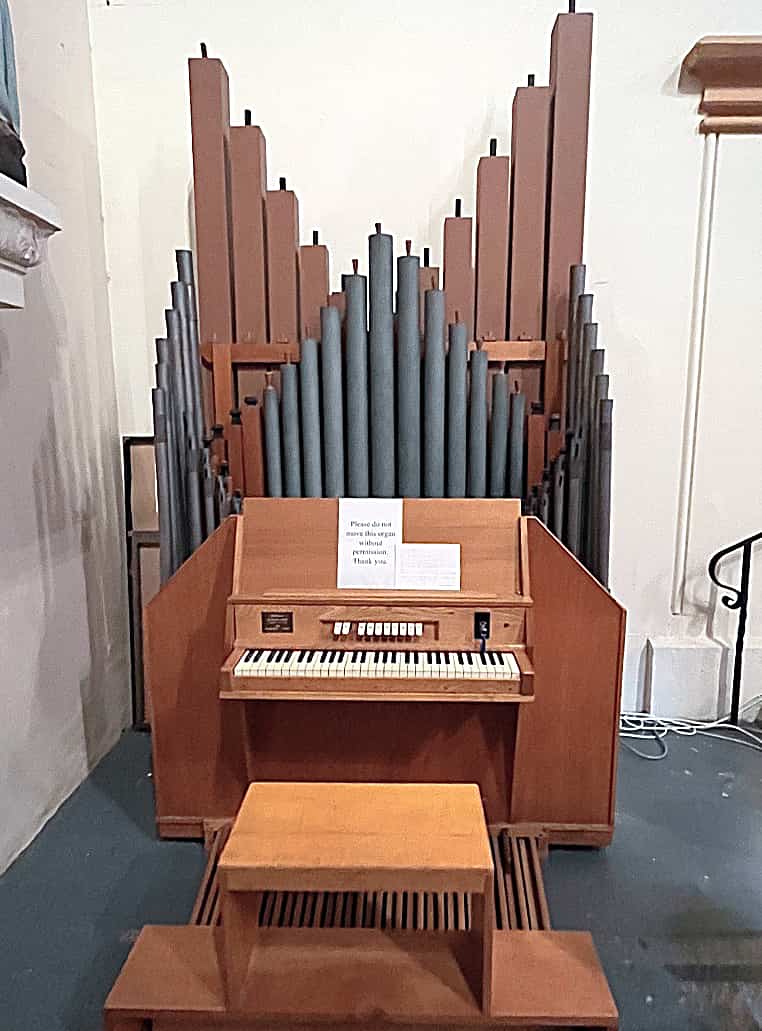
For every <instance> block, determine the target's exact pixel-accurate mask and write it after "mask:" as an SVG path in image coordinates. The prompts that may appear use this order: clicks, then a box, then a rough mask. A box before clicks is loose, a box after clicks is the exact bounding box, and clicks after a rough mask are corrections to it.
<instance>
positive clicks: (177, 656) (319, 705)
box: [144, 498, 624, 844]
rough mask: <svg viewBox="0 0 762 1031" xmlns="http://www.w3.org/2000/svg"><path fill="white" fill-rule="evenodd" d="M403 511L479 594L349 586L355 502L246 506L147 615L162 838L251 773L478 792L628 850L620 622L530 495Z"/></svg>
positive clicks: (224, 805) (417, 533)
mask: <svg viewBox="0 0 762 1031" xmlns="http://www.w3.org/2000/svg"><path fill="white" fill-rule="evenodd" d="M402 504H403V520H402V522H403V539H404V541H405V542H409V543H416V542H419V543H429V544H436V543H451V544H456V545H459V547H460V554H461V582H460V590H457V591H451V590H432V591H426V590H412V591H411V590H396V589H384V590H379V589H376V590H366V589H362V590H360V589H346V588H339V587H337V554H338V532H339V531H338V522H339V520H338V505H339V502H338V500H337V499H335V498H246V499H245V500H244V503H243V511H242V514H241V515H240V516H237V517H232V518H230V519H228V520H226V521H225V522H224V523H223V524H222V526H221V527H220V528H219V530H218V531H217V532H216V533H215V534H214V535H213V536H212V537H211V538H209V540H208V541H207V542H206V543H205V544H204V545H203V547H202V548H200V549H199V550H198V551H197V552H195V553H194V554H193V555H192V556H191V558H190V559H189V560H188V561H187V562H186V563H185V564H184V565H183V566H182V567H181V569H180V570H179V571H178V572H177V574H175V576H174V577H173V578H172V580H170V582H169V583H168V584H167V585H166V586H165V587H164V588H163V590H162V591H161V592H160V594H159V595H158V596H157V597H156V598H154V599H153V600H152V601H151V603H150V604H149V605H148V607H147V609H146V618H145V638H146V639H145V644H144V649H145V656H146V675H147V678H148V681H149V685H150V690H151V695H152V700H153V714H154V715H153V725H152V732H153V744H154V777H155V785H156V801H157V810H158V812H157V816H158V827H159V831H160V833H161V834H163V835H166V836H170V837H172V836H178V835H179V836H191V837H195V836H201V835H202V834H203V832H204V827H205V826H206V825H208V824H209V821H220V820H225V819H231V818H232V817H233V816H234V815H235V813H236V811H237V809H238V806H239V805H240V801H241V798H242V797H243V793H244V791H245V789H246V785H247V784H248V783H249V782H250V781H253V780H285V781H291V780H303V779H308V780H326V781H363V780H378V781H398V782H400V781H401V782H416V781H439V782H442V783H450V782H459V781H467V782H473V783H477V784H479V786H480V789H481V793H482V797H483V799H484V803H485V808H486V812H487V816H488V818H489V819H490V820H491V821H493V822H500V821H505V822H511V823H517V822H518V823H528V824H532V825H537V826H541V827H542V828H543V830H544V833H545V834H546V835H547V837H548V839H549V840H550V841H556V842H560V843H576V844H604V843H606V842H607V841H609V840H610V838H611V833H612V830H613V796H614V777H613V771H614V748H615V741H616V725H617V711H618V700H619V683H620V664H621V654H622V634H623V628H624V614H623V612H622V610H621V608H620V607H619V605H618V604H617V603H616V602H615V601H614V599H613V598H612V597H611V596H610V594H609V593H608V592H607V591H606V590H605V589H603V588H602V587H601V586H600V584H598V583H597V582H596V581H595V580H594V579H593V578H592V577H591V576H590V575H589V574H588V573H587V572H586V571H585V570H584V569H583V568H582V567H581V566H580V565H579V563H578V562H577V561H576V560H575V559H574V558H573V556H571V555H570V554H569V553H568V551H566V549H565V548H564V547H563V546H562V545H561V544H560V543H559V542H558V541H557V540H556V539H555V538H554V537H553V536H552V535H551V534H550V533H549V532H548V531H547V530H546V529H545V527H543V526H542V524H541V523H540V522H539V521H538V520H537V519H535V518H527V517H524V516H522V515H521V505H520V502H519V501H517V500H512V499H506V498H495V499H492V498H483V499H468V498H462V499H459V498H452V499H449V498H442V499H427V498H408V499H405V500H404V502H403V503H402ZM210 757H214V759H213V761H212V760H211V758H210Z"/></svg>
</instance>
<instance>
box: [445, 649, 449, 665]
mask: <svg viewBox="0 0 762 1031" xmlns="http://www.w3.org/2000/svg"><path fill="white" fill-rule="evenodd" d="M444 661H445V666H449V665H450V653H449V652H445V653H444Z"/></svg>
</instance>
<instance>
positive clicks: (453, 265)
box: [443, 217, 474, 340]
mask: <svg viewBox="0 0 762 1031" xmlns="http://www.w3.org/2000/svg"><path fill="white" fill-rule="evenodd" d="M472 237H473V230H472V220H471V219H470V218H455V217H453V218H446V219H445V220H444V252H443V253H444V257H443V266H444V268H443V271H444V288H445V304H446V312H447V324H448V325H449V324H450V323H451V322H456V321H458V320H457V318H456V312H457V314H458V315H459V316H460V321H461V322H465V323H466V326H467V327H468V336H467V339H468V340H472V339H473V334H474V258H473V243H472Z"/></svg>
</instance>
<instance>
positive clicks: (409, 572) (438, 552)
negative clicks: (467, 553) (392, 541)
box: [394, 544, 460, 591]
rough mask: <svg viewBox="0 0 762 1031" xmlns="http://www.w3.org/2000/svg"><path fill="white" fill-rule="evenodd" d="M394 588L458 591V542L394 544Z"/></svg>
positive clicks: (403, 589) (400, 589)
mask: <svg viewBox="0 0 762 1031" xmlns="http://www.w3.org/2000/svg"><path fill="white" fill-rule="evenodd" d="M394 583H395V587H396V588H397V590H399V591H459V590H460V545H459V544H398V545H397V554H396V563H395V576H394Z"/></svg>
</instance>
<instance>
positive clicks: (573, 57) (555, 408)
mask: <svg viewBox="0 0 762 1031" xmlns="http://www.w3.org/2000/svg"><path fill="white" fill-rule="evenodd" d="M592 42H593V16H592V14H560V15H559V16H558V17H557V18H556V24H555V26H554V28H553V35H552V37H551V48H550V87H551V90H552V91H553V114H552V126H553V128H552V139H553V145H552V153H551V171H550V194H549V198H548V254H547V275H546V280H547V287H546V296H545V340H546V341H547V346H548V355H547V359H546V367H545V416H546V418H550V416H551V415H552V414H553V413H554V412H558V413H560V411H561V401H562V382H561V380H562V370H563V360H562V359H563V355H562V354H561V345H560V342H559V340H558V334H559V333H560V332H561V330H562V329H565V328H566V321H567V318H568V307H569V267H570V266H571V265H574V264H576V263H578V262H580V261H582V241H583V235H584V228H585V178H586V174H587V130H588V111H589V106H590V60H591V54H592Z"/></svg>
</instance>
